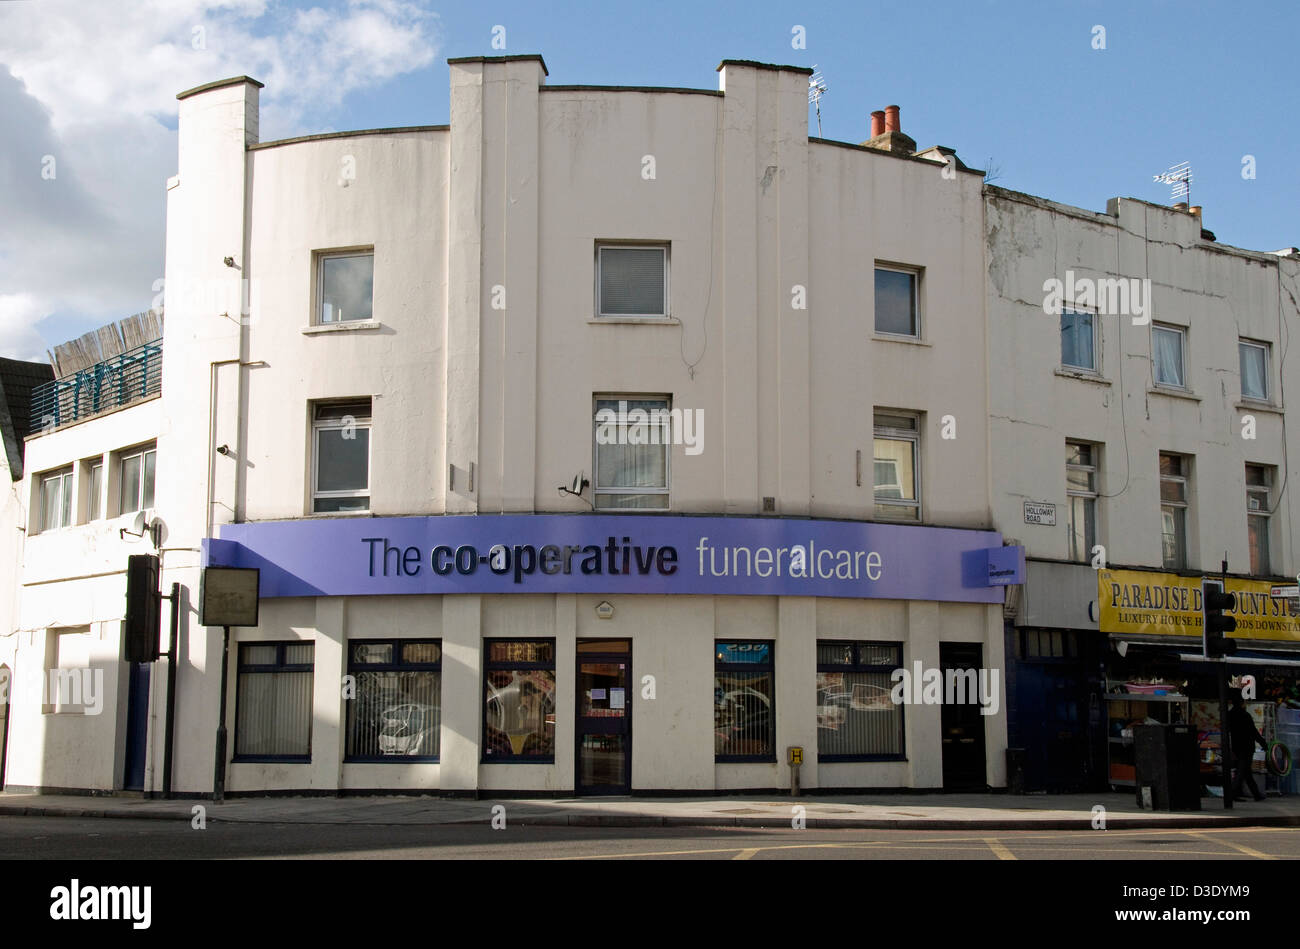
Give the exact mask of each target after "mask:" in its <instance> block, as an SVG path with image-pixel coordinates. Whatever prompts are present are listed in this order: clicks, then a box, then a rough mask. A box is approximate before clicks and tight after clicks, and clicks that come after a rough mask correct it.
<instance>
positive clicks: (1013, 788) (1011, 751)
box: [1007, 748, 1025, 794]
mask: <svg viewBox="0 0 1300 949" xmlns="http://www.w3.org/2000/svg"><path fill="white" fill-rule="evenodd" d="M1007 793H1009V794H1024V793H1025V749H1023V748H1008V749H1007Z"/></svg>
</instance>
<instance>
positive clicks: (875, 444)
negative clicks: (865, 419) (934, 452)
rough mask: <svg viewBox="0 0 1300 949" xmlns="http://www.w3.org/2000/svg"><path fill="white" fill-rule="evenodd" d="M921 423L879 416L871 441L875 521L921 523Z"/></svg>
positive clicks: (903, 415) (900, 415) (909, 418)
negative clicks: (888, 520) (903, 520)
mask: <svg viewBox="0 0 1300 949" xmlns="http://www.w3.org/2000/svg"><path fill="white" fill-rule="evenodd" d="M920 428H921V426H920V421H919V419H918V418H917V416H915V415H911V414H907V413H903V412H877V413H876V416H875V438H874V440H873V441H872V451H871V455H872V470H873V475H874V482H875V484H874V487H875V502H876V517H887V518H903V519H905V520H909V521H918V520H920V519H921V493H920V477H919V474H918V465H919V461H920V438H921V435H920Z"/></svg>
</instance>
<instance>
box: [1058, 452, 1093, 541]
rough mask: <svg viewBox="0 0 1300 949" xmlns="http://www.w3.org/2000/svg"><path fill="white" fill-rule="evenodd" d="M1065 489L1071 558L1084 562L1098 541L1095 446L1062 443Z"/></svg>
mask: <svg viewBox="0 0 1300 949" xmlns="http://www.w3.org/2000/svg"><path fill="white" fill-rule="evenodd" d="M1065 493H1066V495H1067V497H1068V498H1069V531H1070V559H1071V560H1073V561H1075V562H1076V563H1086V562H1087V561H1088V559H1089V557H1091V556H1092V548H1093V547H1094V546H1096V544H1097V449H1096V448H1095V447H1094V446H1093V445H1088V444H1085V443H1084V442H1066V443H1065Z"/></svg>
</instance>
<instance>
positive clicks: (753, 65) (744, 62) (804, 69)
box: [716, 59, 813, 76]
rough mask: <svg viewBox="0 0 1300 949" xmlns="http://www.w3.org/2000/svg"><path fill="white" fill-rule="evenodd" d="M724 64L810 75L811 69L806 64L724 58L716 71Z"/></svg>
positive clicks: (720, 69) (721, 68)
mask: <svg viewBox="0 0 1300 949" xmlns="http://www.w3.org/2000/svg"><path fill="white" fill-rule="evenodd" d="M726 66H749V67H750V68H752V69H770V70H772V71H773V72H797V73H802V74H803V75H805V76H811V75H812V74H813V71H812V70H811V69H809V68H808V67H807V66H782V65H779V64H777V63H760V62H756V61H754V60H752V59H724V60H723V61H722V62H720V63H718V68H717V70H716V71H717V72H722V70H723V68H724V67H726Z"/></svg>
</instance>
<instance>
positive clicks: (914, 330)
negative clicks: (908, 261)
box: [876, 265, 921, 336]
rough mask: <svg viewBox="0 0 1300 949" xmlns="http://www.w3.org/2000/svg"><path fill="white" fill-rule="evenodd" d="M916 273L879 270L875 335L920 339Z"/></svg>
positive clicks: (877, 272)
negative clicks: (916, 337) (915, 337)
mask: <svg viewBox="0 0 1300 949" xmlns="http://www.w3.org/2000/svg"><path fill="white" fill-rule="evenodd" d="M919 277H920V274H919V273H918V272H917V271H915V270H903V269H899V268H895V267H882V266H879V265H877V267H876V332H877V333H884V334H885V335H888V336H920V335H921V325H920V319H919V316H918V313H917V282H918V279H919Z"/></svg>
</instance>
